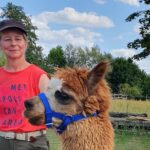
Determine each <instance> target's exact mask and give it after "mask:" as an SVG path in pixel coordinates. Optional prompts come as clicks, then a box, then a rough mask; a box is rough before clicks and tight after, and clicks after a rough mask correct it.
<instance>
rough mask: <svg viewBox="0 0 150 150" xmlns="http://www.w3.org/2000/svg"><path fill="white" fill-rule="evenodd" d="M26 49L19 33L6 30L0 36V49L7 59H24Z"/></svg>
mask: <svg viewBox="0 0 150 150" xmlns="http://www.w3.org/2000/svg"><path fill="white" fill-rule="evenodd" d="M26 48H27V40H26V39H25V36H24V35H23V33H22V32H20V31H13V30H6V31H3V32H2V33H1V35H0V49H2V51H3V52H4V54H5V55H6V57H7V59H18V58H21V57H24V55H25V51H26Z"/></svg>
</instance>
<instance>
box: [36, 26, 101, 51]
mask: <svg viewBox="0 0 150 150" xmlns="http://www.w3.org/2000/svg"><path fill="white" fill-rule="evenodd" d="M36 34H37V35H38V37H39V45H41V46H42V47H43V48H44V53H45V54H48V52H49V50H50V49H51V48H52V47H55V46H57V45H58V44H59V45H61V46H66V45H67V44H69V43H71V44H73V45H74V46H81V47H92V46H94V44H95V43H96V42H102V41H103V40H102V38H101V35H100V34H99V33H95V32H92V31H90V30H88V29H85V28H82V27H78V28H73V29H70V30H69V29H62V30H51V29H46V28H45V29H44V28H39V30H37V33H36ZM97 39H98V40H99V41H97Z"/></svg>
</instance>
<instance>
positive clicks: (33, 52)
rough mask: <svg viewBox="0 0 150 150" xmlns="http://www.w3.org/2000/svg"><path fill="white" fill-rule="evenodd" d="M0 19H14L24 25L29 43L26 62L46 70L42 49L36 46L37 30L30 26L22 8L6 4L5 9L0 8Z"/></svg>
mask: <svg viewBox="0 0 150 150" xmlns="http://www.w3.org/2000/svg"><path fill="white" fill-rule="evenodd" d="M0 18H5V19H15V20H17V21H22V22H23V23H24V25H25V27H26V30H27V34H28V41H29V42H28V49H27V51H26V58H27V61H28V62H30V63H34V64H36V65H38V66H40V67H41V68H43V69H45V70H48V68H46V66H45V64H46V62H45V61H46V59H45V58H44V55H43V54H42V50H43V49H42V47H40V46H37V45H36V41H37V40H38V38H37V36H36V34H35V31H36V30H37V27H36V26H33V25H32V22H31V19H30V17H29V16H27V15H26V14H25V12H24V11H23V7H21V6H16V5H13V4H12V3H8V4H7V5H6V7H2V13H1V15H0Z"/></svg>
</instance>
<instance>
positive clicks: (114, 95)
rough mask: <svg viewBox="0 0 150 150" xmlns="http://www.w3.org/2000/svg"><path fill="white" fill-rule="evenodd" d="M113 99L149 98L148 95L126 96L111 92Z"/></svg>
mask: <svg viewBox="0 0 150 150" xmlns="http://www.w3.org/2000/svg"><path fill="white" fill-rule="evenodd" d="M112 97H113V99H135V100H150V97H149V96H128V95H124V94H115V93H114V94H112Z"/></svg>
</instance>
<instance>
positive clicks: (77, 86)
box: [24, 61, 114, 150]
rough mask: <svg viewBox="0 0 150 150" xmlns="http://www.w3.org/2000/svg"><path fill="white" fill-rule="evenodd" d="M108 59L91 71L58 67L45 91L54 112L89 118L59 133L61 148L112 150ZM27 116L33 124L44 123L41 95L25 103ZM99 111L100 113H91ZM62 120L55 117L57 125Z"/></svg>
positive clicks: (112, 134)
mask: <svg viewBox="0 0 150 150" xmlns="http://www.w3.org/2000/svg"><path fill="white" fill-rule="evenodd" d="M107 68H108V62H106V61H102V62H101V63H99V64H98V65H96V66H95V67H94V68H93V69H92V70H91V71H89V70H88V69H83V68H66V69H57V71H56V73H55V74H54V76H53V77H52V78H51V80H50V82H49V85H48V90H47V91H45V94H46V96H47V97H48V101H49V103H50V105H51V107H52V109H53V110H54V111H55V112H61V113H64V114H67V115H74V114H80V113H82V114H84V115H86V116H87V117H88V118H86V119H83V120H79V121H77V122H74V123H72V124H70V125H68V126H67V128H66V129H65V131H64V132H63V133H61V134H60V135H59V136H60V138H61V141H62V150H113V147H114V146H113V143H114V132H113V128H112V125H111V122H110V119H109V115H108V111H109V107H110V100H111V94H110V89H109V87H108V85H107V83H106V81H105V79H104V77H105V74H106V72H107ZM25 106H26V111H25V113H24V114H25V116H26V117H27V118H28V119H29V121H30V122H31V123H32V124H34V125H41V124H44V123H45V116H44V107H43V104H42V103H41V101H40V100H39V97H33V98H32V99H30V100H27V101H26V102H25ZM94 112H98V115H97V116H94V117H91V114H93V113H94ZM60 122H61V120H58V119H56V118H53V123H54V124H55V126H58V125H59V124H60Z"/></svg>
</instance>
